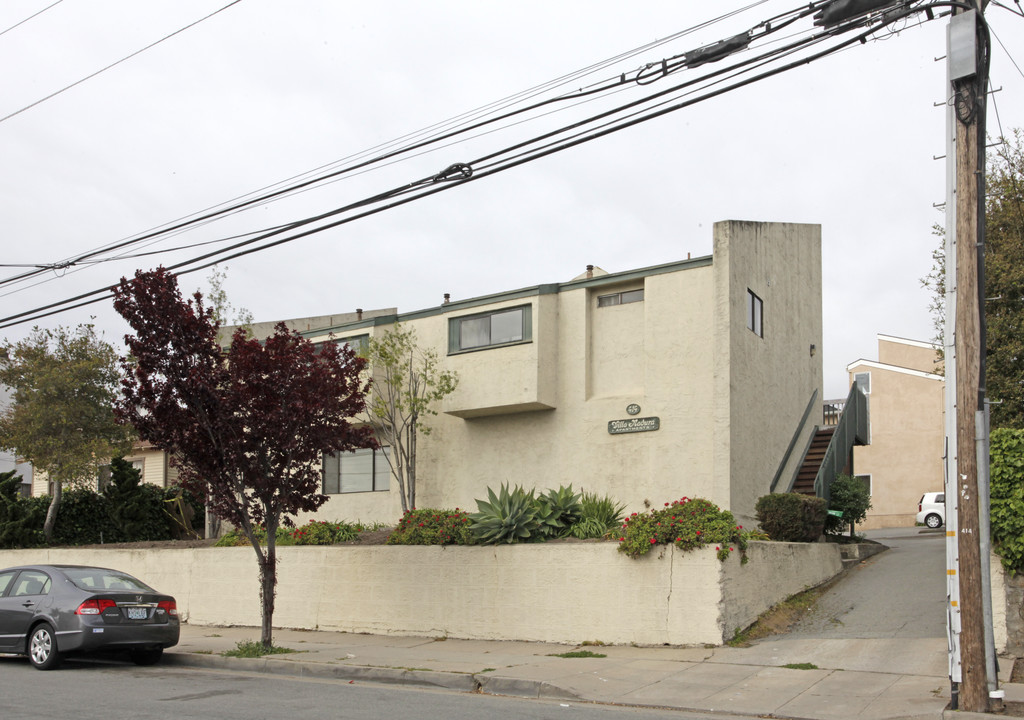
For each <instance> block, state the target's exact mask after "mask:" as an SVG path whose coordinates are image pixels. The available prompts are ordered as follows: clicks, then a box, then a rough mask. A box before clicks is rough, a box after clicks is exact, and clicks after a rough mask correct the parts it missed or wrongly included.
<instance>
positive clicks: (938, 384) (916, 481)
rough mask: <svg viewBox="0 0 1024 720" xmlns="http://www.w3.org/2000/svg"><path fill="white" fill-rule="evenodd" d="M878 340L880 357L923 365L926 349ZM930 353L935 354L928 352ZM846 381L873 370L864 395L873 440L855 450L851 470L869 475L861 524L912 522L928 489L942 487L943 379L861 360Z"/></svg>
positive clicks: (920, 372)
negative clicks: (867, 505)
mask: <svg viewBox="0 0 1024 720" xmlns="http://www.w3.org/2000/svg"><path fill="white" fill-rule="evenodd" d="M894 346H898V343H896V342H892V341H889V340H882V339H880V340H879V356H880V357H882V356H885V357H888V358H890V359H897V358H901V359H903V360H904V361H906V362H910V363H914V362H915V361H916V362H917V364H919V365H920V364H922V363H923V362H924V361H926V360H927V358H928V353H929V352H931V351H930V350H929V349H928V348H921V347H916V346H908V348H909V349H906V350H904V351H898V350H894V349H893V348H894ZM931 357H934V353H933V352H932V355H931ZM847 370H848V372H849V377H850V383H851V384H852V383H853V380H854V377H855V376H856V374H858V373H865V372H868V373H871V392H870V394H869V395H868V404H869V408H870V422H871V428H870V431H871V444H870V445H865V446H858V447H855V448H854V455H853V458H854V462H853V465H854V472H855V473H856V474H858V475H870V476H871V510H869V511H868V516H867V519H866V520H865V522H864V523H863V525H862V526H861V527H863V528H865V529H871V528H881V527H905V526H912V525H913V524H914V516H915V515H916V514H917V504H918V501H919V500H920V499H921V496H922V495H923V494H924V493H926V492H931V491H941V490H942V488H943V478H944V470H943V461H942V455H943V448H944V444H945V439H944V438H945V425H944V424H945V420H944V413H945V397H944V392H945V381H944V379H943V377H942V376H940V375H935V374H931V373H925V372H922V371H920V370H916V369H912V368H907V367H900V366H895V365H888V364H883V363H880V362H879V363H876V362H872V361H867V360H859V361H857V362H855V363H851V364H850V365H849V366H848V368H847Z"/></svg>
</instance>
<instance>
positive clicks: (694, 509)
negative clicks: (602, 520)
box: [619, 497, 750, 562]
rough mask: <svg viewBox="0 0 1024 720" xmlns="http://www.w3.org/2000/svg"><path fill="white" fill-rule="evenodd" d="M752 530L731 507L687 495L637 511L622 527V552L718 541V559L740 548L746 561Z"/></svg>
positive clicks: (632, 554)
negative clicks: (747, 528) (733, 513)
mask: <svg viewBox="0 0 1024 720" xmlns="http://www.w3.org/2000/svg"><path fill="white" fill-rule="evenodd" d="M749 537H750V533H749V532H747V531H746V530H744V529H743V527H742V526H741V525H737V524H736V520H735V518H733V515H732V513H731V512H729V511H728V510H721V509H719V507H718V506H717V505H715V504H714V503H713V502H710V501H708V500H704V499H701V498H694V499H692V500H691V499H690V498H687V497H684V498H681V499H679V500H675V501H673V502H671V503H665V506H664V507H663V508H661V509H658V510H651V511H650V512H646V513H633V514H632V515H630V516H629V517H628V518H626V520H625V522H623V524H622V527H621V528H620V530H619V552H624V553H626V554H627V555H629V556H630V557H633V558H636V557H640V556H641V555H645V554H646V553H648V552H650V551H651V549H652V548H653V547H654V546H655V545H663V544H664V545H667V544H669V543H673V544H675V546H676V547H678V548H679V549H680V550H693V549H694V548H697V547H700V546H702V545H715V546H716V548H715V549H716V550H717V551H718V559H719V560H725V559H726V558H728V557H729V555H730V554H731V553H733V552H734V551H735V549H736V548H738V549H739V550H740V554H741V555H742V556H743V559H744V562H745V561H746V554H745V551H746V549H747V540H748V539H749Z"/></svg>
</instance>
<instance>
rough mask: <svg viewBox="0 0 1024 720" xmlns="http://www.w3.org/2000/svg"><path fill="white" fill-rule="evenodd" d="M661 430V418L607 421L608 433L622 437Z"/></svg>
mask: <svg viewBox="0 0 1024 720" xmlns="http://www.w3.org/2000/svg"><path fill="white" fill-rule="evenodd" d="M660 428H661V418H658V417H645V418H629V419H628V420H609V421H608V433H609V434H610V435H622V434H625V433H638V432H650V431H652V430H658V429H660Z"/></svg>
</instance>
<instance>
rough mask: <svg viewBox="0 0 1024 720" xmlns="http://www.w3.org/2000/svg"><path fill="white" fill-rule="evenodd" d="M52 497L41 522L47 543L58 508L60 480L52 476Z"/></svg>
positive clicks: (55, 522) (48, 542)
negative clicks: (43, 520) (44, 517)
mask: <svg viewBox="0 0 1024 720" xmlns="http://www.w3.org/2000/svg"><path fill="white" fill-rule="evenodd" d="M52 482H53V497H52V498H50V507H49V508H48V509H47V510H46V521H45V522H44V523H43V537H45V538H46V544H47V545H49V544H50V541H51V540H52V539H53V528H54V526H55V525H56V524H57V511H58V510H60V501H61V482H60V479H59V478H53V480H52Z"/></svg>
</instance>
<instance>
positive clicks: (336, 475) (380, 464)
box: [324, 448, 391, 495]
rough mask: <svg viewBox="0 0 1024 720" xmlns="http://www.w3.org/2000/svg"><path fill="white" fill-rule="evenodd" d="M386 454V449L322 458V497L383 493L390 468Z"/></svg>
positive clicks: (386, 485) (336, 454) (386, 486)
mask: <svg viewBox="0 0 1024 720" xmlns="http://www.w3.org/2000/svg"><path fill="white" fill-rule="evenodd" d="M386 453H390V448H380V449H378V450H372V449H370V448H363V449H360V450H353V451H352V452H343V453H333V454H331V455H324V495H337V494H339V493H355V492H381V491H384V490H387V489H388V485H389V482H390V480H391V466H390V465H389V464H388V459H387V457H386Z"/></svg>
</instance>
